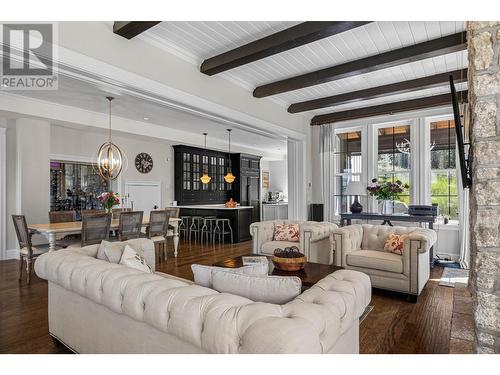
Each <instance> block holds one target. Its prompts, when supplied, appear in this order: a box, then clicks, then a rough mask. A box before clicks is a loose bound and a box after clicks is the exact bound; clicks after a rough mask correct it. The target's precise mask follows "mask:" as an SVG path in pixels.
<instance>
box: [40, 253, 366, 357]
mask: <svg viewBox="0 0 500 375" xmlns="http://www.w3.org/2000/svg"><path fill="white" fill-rule="evenodd" d="M35 271H36V273H37V275H38V276H39V277H41V278H43V279H46V280H48V281H50V282H51V283H56V284H58V285H60V286H62V287H63V288H65V289H67V290H69V291H72V292H74V293H77V294H79V295H80V296H82V297H84V298H88V299H90V300H92V301H93V302H95V303H98V304H101V305H103V306H105V307H107V308H108V309H110V310H111V311H114V312H116V313H118V314H125V315H127V316H129V317H130V318H132V319H135V320H137V321H140V322H144V323H145V324H148V325H150V326H152V327H154V328H156V329H158V330H161V331H163V332H165V333H167V334H171V335H174V336H176V337H178V338H179V339H181V340H184V341H186V342H188V343H190V344H192V345H195V346H197V347H200V348H202V349H203V350H204V351H206V352H213V353H301V352H309V353H325V352H328V351H329V350H330V349H331V348H332V347H333V346H334V345H335V343H336V341H337V340H338V338H339V337H340V335H341V334H342V333H343V332H345V331H346V330H347V329H349V327H351V325H352V324H353V322H354V321H356V320H357V319H358V318H359V317H360V316H361V314H362V313H363V311H364V309H365V307H366V306H367V305H368V303H369V301H370V299H371V288H370V281H369V278H368V276H367V275H365V274H363V273H360V272H356V271H349V270H340V271H337V272H335V273H333V274H331V275H329V276H327V277H325V278H324V279H322V280H321V281H320V282H318V283H317V284H316V285H315V286H313V287H312V288H311V289H309V290H307V291H305V292H304V293H302V294H301V295H299V296H298V297H297V298H295V299H294V300H293V301H291V302H289V303H287V304H285V305H274V304H269V303H258V302H253V301H251V300H249V299H246V298H243V297H239V296H236V295H232V294H225V293H218V292H217V291H215V290H212V289H209V288H204V287H201V286H198V285H192V284H189V283H187V282H184V281H182V280H175V279H168V278H164V277H162V276H159V275H155V274H146V273H143V272H140V271H138V270H135V269H131V268H127V267H125V266H122V265H119V264H112V263H108V262H106V261H102V260H99V259H95V258H93V257H91V256H88V255H86V254H85V253H84V252H82V251H81V250H78V249H74V250H59V251H54V252H50V253H46V254H43V255H41V256H40V257H39V258H38V259H37V261H36V263H35Z"/></svg>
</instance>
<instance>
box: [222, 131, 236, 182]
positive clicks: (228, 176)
mask: <svg viewBox="0 0 500 375" xmlns="http://www.w3.org/2000/svg"><path fill="white" fill-rule="evenodd" d="M231 130H233V129H227V132H228V134H229V149H228V150H229V167H228V168H227V173H226V175H225V176H224V181H226V183H227V184H232V183H233V182H234V180H236V176H235V175H234V174H233V172H232V171H231Z"/></svg>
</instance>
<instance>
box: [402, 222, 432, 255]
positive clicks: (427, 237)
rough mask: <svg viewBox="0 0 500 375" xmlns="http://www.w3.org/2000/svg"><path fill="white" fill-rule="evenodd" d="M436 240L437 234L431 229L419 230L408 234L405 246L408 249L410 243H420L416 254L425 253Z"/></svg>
mask: <svg viewBox="0 0 500 375" xmlns="http://www.w3.org/2000/svg"><path fill="white" fill-rule="evenodd" d="M436 240H437V234H436V232H434V231H433V230H432V229H425V228H419V229H416V230H414V231H413V232H410V233H408V236H407V238H406V239H405V245H407V248H409V246H410V242H411V241H420V246H419V249H418V252H419V253H425V252H427V251H429V250H430V248H431V247H432V246H434V244H435V243H436Z"/></svg>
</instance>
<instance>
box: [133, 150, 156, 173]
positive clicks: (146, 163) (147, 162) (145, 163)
mask: <svg viewBox="0 0 500 375" xmlns="http://www.w3.org/2000/svg"><path fill="white" fill-rule="evenodd" d="M135 167H136V168H137V170H138V171H139V172H141V173H149V172H151V169H153V158H152V157H151V155H149V154H147V153H145V152H141V153H140V154H138V155H137V156H136V157H135Z"/></svg>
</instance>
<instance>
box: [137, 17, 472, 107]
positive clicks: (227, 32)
mask: <svg viewBox="0 0 500 375" xmlns="http://www.w3.org/2000/svg"><path fill="white" fill-rule="evenodd" d="M298 23H300V22H261V21H258V22H162V23H160V24H159V25H157V26H155V27H153V28H152V29H150V30H148V31H146V32H145V33H143V34H142V35H141V36H140V38H141V39H142V40H144V41H147V42H150V43H152V44H154V45H156V46H160V47H161V48H165V49H167V50H169V51H170V52H173V53H176V54H177V55H179V56H181V57H182V58H184V59H185V60H187V61H189V62H191V63H193V64H196V65H198V66H199V65H200V64H201V63H202V62H203V60H205V59H207V58H209V57H212V56H215V55H217V54H220V53H223V52H226V51H228V50H231V49H234V48H236V47H239V46H241V45H244V44H246V43H249V42H251V41H254V40H256V39H260V38H262V37H264V36H267V35H270V34H273V33H275V32H278V31H281V30H284V29H286V28H289V27H291V26H294V25H296V24H298ZM463 30H465V23H464V22H463V21H460V22H454V21H443V22H403V21H398V22H389V21H388V22H373V23H370V24H367V25H364V26H361V27H358V28H355V29H352V30H349V31H347V32H344V33H341V34H338V35H334V36H331V37H328V38H325V39H321V40H318V41H316V42H313V43H309V44H307V45H304V46H301V47H297V48H295V49H292V50H289V51H286V52H282V53H279V54H276V55H273V56H270V57H267V58H265V59H261V60H258V61H255V62H252V63H250V64H247V65H243V66H240V67H237V68H235V69H232V70H229V71H226V72H224V73H221V74H219V76H221V77H223V78H226V79H228V80H229V81H232V82H234V83H237V84H239V85H241V86H243V87H245V88H247V89H248V90H249V91H250V95H251V91H253V89H254V88H255V87H257V86H260V85H263V84H267V83H270V82H274V81H278V80H281V79H285V78H289V77H293V76H296V75H300V74H304V73H308V72H311V71H315V70H318V69H322V68H325V67H329V66H334V65H338V64H342V63H345V62H348V61H352V60H357V59H360V58H364V57H367V56H372V55H377V54H380V53H383V52H387V51H391V50H395V49H399V48H402V47H406V46H411V45H414V44H417V43H421V42H425V41H428V40H431V39H436V38H440V37H443V36H446V35H450V34H454V33H457V32H460V31H463ZM466 66H467V53H466V51H461V52H456V53H451V54H447V55H442V56H439V57H433V58H430V59H426V60H422V61H417V62H413V63H409V64H405V65H400V66H397V67H393V68H388V69H384V70H380V71H376V72H371V73H367V74H362V75H358V76H355V77H349V78H345V79H340V80H337V81H333V82H329V83H324V84H321V85H316V86H312V87H308V88H304V89H299V90H295V91H291V92H286V93H282V94H278V95H275V96H273V97H271V100H273V101H275V102H278V103H279V104H281V105H283V106H288V105H290V104H292V103H295V102H300V101H304V100H311V99H315V98H320V97H324V96H330V95H336V94H341V93H345V92H349V91H356V90H362V89H366V88H369V87H376V86H380V85H384V84H389V83H394V82H399V81H404V80H410V79H415V78H420V77H425V76H429V75H434V74H438V73H444V72H447V71H452V70H456V69H460V68H465V67H466ZM200 74H202V73H200ZM460 87H465V86H464V85H461V86H460ZM446 88H447V86H446V85H443V87H441V88H435V89H429V90H420V91H416V92H411V93H406V94H399V95H394V96H388V97H385V98H380V99H377V100H374V101H373V100H372V101H370V104H368V103H365V102H357V103H352V104H349V105H342V106H334V107H329V108H327V109H326V110H325V109H321V110H314V111H310V112H308V114H310V115H315V114H319V113H325V112H336V111H339V110H344V109H352V108H358V107H364V106H366V105H373V104H374V103H375V104H382V103H388V102H393V101H399V100H406V99H414V98H416V97H421V96H425V95H434V94H436V95H437V94H440V93H443V91H444V90H446ZM445 92H447V91H445ZM261 100H266V99H261Z"/></svg>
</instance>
